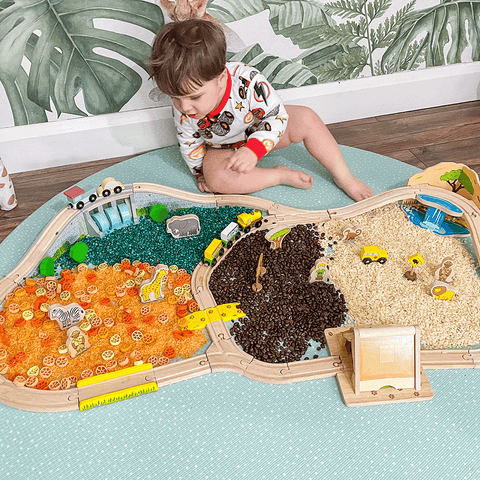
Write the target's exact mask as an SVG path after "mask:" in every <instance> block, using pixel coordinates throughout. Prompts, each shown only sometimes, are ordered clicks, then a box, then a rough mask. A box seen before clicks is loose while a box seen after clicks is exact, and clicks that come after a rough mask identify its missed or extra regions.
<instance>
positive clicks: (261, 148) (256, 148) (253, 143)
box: [245, 138, 268, 161]
mask: <svg viewBox="0 0 480 480" xmlns="http://www.w3.org/2000/svg"><path fill="white" fill-rule="evenodd" d="M245 146H246V147H247V148H248V149H250V150H251V151H252V152H253V153H254V154H255V155H256V156H257V161H258V160H260V159H261V158H262V157H263V156H264V155H266V154H267V153H268V152H267V149H266V148H265V145H264V144H263V143H262V142H261V141H260V140H258V139H256V138H251V139H250V140H248V142H247V143H246V144H245Z"/></svg>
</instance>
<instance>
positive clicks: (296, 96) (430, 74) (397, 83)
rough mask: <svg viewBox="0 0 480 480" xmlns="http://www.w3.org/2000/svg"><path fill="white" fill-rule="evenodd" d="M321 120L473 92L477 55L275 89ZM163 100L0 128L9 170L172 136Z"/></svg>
mask: <svg viewBox="0 0 480 480" xmlns="http://www.w3.org/2000/svg"><path fill="white" fill-rule="evenodd" d="M279 93H280V95H281V97H282V98H283V99H284V101H285V103H287V104H296V105H306V106H309V107H311V108H313V109H314V110H315V111H316V112H317V113H318V114H319V115H320V116H321V117H322V119H323V121H324V122H325V123H327V124H329V123H336V122H342V121H349V120H355V119H359V118H366V117H371V116H377V115H386V114H390V113H398V112H404V111H409V110H417V109H421V108H429V107H435V106H440V105H449V104H453V103H461V102H468V101H473V100H479V99H480V62H474V63H462V64H457V65H449V66H445V67H435V68H429V69H424V70H418V71H412V72H402V73H396V74H391V75H382V76H378V77H367V78H360V79H356V80H346V81H342V82H335V83H328V84H320V85H312V86H309V87H300V88H296V89H288V90H281V91H280V92H279ZM171 118H172V110H171V107H165V106H163V107H157V108H148V109H143V110H135V111H127V112H120V113H114V114H109V115H99V116H96V117H87V118H79V119H72V120H63V121H61V120H59V121H54V122H50V123H42V124H35V125H25V126H21V127H10V128H2V129H0V157H1V158H2V160H3V161H4V163H5V165H6V167H7V169H8V171H9V172H10V173H16V172H23V171H29V170H37V169H42V168H48V167H55V166H60V165H68V164H75V163H81V162H87V161H95V160H100V159H104V158H114V157H121V156H126V155H134V154H138V153H142V152H146V151H149V150H153V149H156V148H160V147H164V146H167V145H174V144H175V143H176V138H175V129H174V125H173V121H172V119H171Z"/></svg>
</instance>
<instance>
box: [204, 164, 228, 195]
mask: <svg viewBox="0 0 480 480" xmlns="http://www.w3.org/2000/svg"><path fill="white" fill-rule="evenodd" d="M203 176H204V178H205V185H206V186H207V188H208V189H209V190H210V191H211V192H215V193H229V192H228V191H227V190H228V188H227V185H226V181H225V179H223V178H222V170H213V169H212V170H209V169H207V171H205V169H204V171H203Z"/></svg>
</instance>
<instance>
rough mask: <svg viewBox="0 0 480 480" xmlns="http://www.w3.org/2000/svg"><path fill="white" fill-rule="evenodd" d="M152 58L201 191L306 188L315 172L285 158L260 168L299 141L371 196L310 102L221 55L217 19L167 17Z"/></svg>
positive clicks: (341, 182)
mask: <svg viewBox="0 0 480 480" xmlns="http://www.w3.org/2000/svg"><path fill="white" fill-rule="evenodd" d="M149 66H150V69H151V73H152V77H153V78H154V80H155V82H156V83H157V85H158V88H159V89H160V90H161V91H162V92H163V93H165V94H167V95H168V96H170V97H171V99H172V102H173V106H174V120H175V126H176V129H177V137H178V142H179V144H180V150H181V153H182V156H183V158H184V159H185V161H186V162H187V165H188V166H189V168H190V170H191V171H192V173H193V174H194V175H195V176H196V177H197V179H198V188H199V189H200V191H202V192H216V193H253V192H257V191H259V190H262V189H264V188H266V187H271V186H274V185H291V186H293V187H296V188H304V189H308V188H310V187H311V186H312V183H313V178H312V177H311V176H310V175H308V174H307V173H305V172H303V171H302V170H291V169H290V168H288V167H287V166H285V165H277V166H275V167H273V168H261V167H258V166H257V162H258V161H259V160H260V159H261V158H262V157H263V156H264V155H266V154H267V153H268V152H270V151H271V150H273V149H279V148H284V147H287V146H288V145H290V144H291V143H299V142H302V141H303V142H304V144H305V146H306V148H307V150H308V151H309V152H310V154H311V155H312V156H313V157H315V158H316V160H317V161H318V162H319V163H320V164H322V165H323V166H324V167H325V168H327V169H328V170H329V171H330V172H331V173H332V175H333V177H334V180H335V183H336V184H337V185H338V186H339V187H340V188H342V189H343V190H344V191H345V192H346V193H347V194H348V195H349V196H350V197H351V198H352V199H354V200H356V201H359V200H363V199H366V198H369V197H371V196H372V194H373V192H372V190H371V188H370V187H368V186H367V185H365V184H364V183H363V182H362V181H360V180H359V179H358V178H356V177H354V176H353V175H352V173H351V172H350V170H349V168H348V166H347V165H346V163H345V160H344V159H343V156H342V154H341V152H340V149H339V147H338V145H337V143H336V141H335V139H334V138H333V137H332V135H331V134H330V132H329V130H328V129H327V127H326V126H325V125H324V123H323V122H322V120H321V119H320V117H318V115H317V114H316V113H315V112H314V111H313V110H311V109H310V108H308V107H301V106H293V105H292V106H291V105H287V106H285V105H283V102H282V101H281V99H280V97H279V96H278V94H277V93H276V92H275V90H274V89H273V88H272V86H271V85H270V84H269V83H268V81H267V80H266V79H265V77H264V76H263V75H262V74H261V73H260V72H259V71H258V70H256V69H255V68H252V67H250V66H248V65H245V64H243V63H240V62H227V61H226V40H225V34H224V32H223V29H222V27H221V26H220V25H218V24H216V23H214V22H210V21H208V20H201V19H198V18H191V19H188V20H185V21H182V22H173V23H169V24H167V25H166V26H165V27H164V28H163V29H162V30H161V31H160V32H159V34H158V35H157V37H156V38H155V41H154V44H153V49H152V55H151V57H150V61H149Z"/></svg>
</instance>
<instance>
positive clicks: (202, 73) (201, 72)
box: [147, 18, 227, 97]
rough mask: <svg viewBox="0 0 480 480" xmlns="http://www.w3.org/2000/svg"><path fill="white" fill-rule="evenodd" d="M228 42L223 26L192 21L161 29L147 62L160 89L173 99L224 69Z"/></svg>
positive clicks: (205, 21) (204, 21)
mask: <svg viewBox="0 0 480 480" xmlns="http://www.w3.org/2000/svg"><path fill="white" fill-rule="evenodd" d="M226 56H227V42H226V39H225V33H224V32H223V29H222V27H221V26H220V25H217V24H216V23H213V22H210V21H208V20H202V19H199V18H190V19H188V20H184V21H182V22H172V23H168V24H167V25H165V27H163V28H162V30H160V32H159V33H158V35H157V37H156V38H155V41H154V42H153V47H152V55H151V57H150V60H149V61H148V62H147V64H148V66H149V67H150V72H151V76H150V78H153V79H154V80H155V82H156V83H157V85H158V88H159V89H160V90H161V91H162V92H163V93H165V94H167V95H168V96H170V97H181V96H184V95H189V94H190V93H192V92H193V91H195V90H196V89H197V88H198V87H201V86H202V85H203V84H204V83H205V82H208V81H210V80H213V79H214V78H215V77H218V75H220V74H221V73H222V72H223V70H224V69H225V63H226V61H227V58H226Z"/></svg>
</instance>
